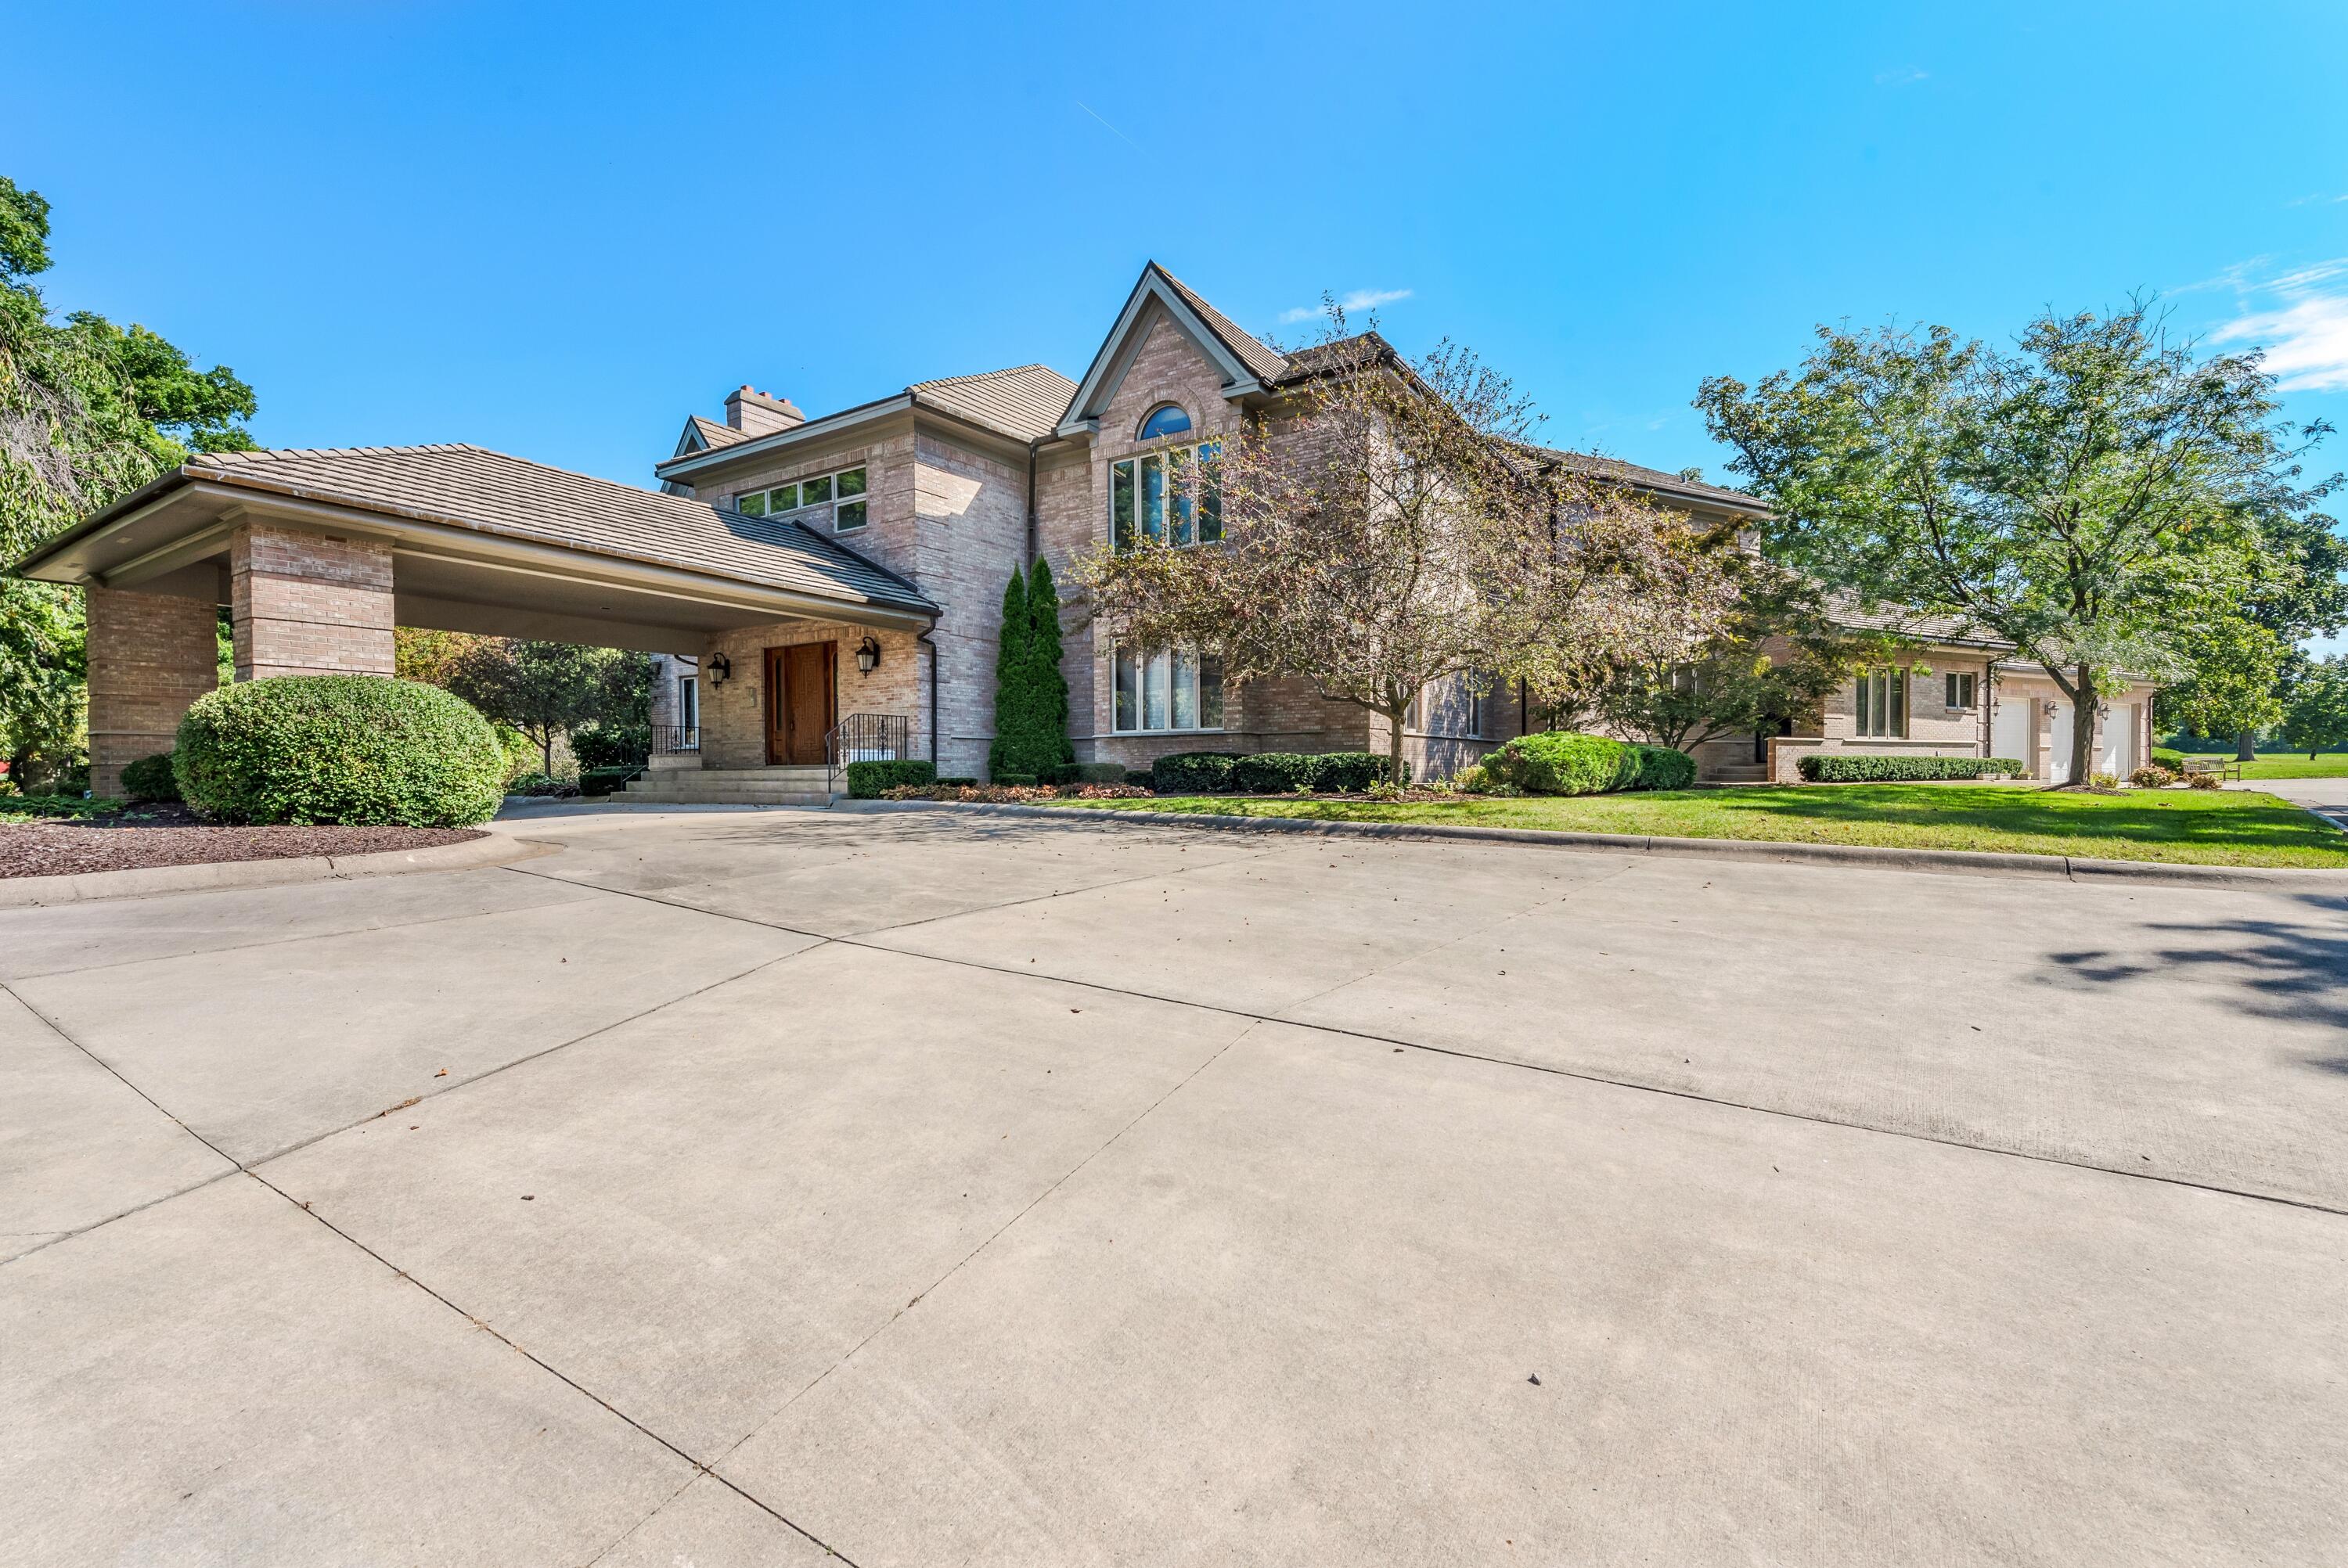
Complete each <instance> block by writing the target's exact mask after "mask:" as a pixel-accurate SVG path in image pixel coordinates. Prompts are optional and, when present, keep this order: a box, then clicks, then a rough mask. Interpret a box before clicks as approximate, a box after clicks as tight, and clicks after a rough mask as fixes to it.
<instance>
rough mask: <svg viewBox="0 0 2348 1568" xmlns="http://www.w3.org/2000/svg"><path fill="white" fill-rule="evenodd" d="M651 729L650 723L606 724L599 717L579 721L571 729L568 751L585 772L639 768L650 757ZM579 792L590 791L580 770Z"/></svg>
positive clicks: (651, 748)
mask: <svg viewBox="0 0 2348 1568" xmlns="http://www.w3.org/2000/svg"><path fill="white" fill-rule="evenodd" d="M652 750H653V729H652V726H651V725H650V724H606V723H602V721H601V720H598V721H597V722H596V723H592V724H582V725H580V726H579V728H577V729H575V730H573V731H572V732H571V754H572V756H574V757H576V758H578V759H579V766H580V767H581V768H582V770H585V771H586V772H593V773H603V772H605V771H607V770H609V769H612V768H638V769H641V768H642V767H643V766H644V764H645V762H646V761H647V760H648V759H649V758H650V757H651V755H652ZM579 793H580V794H591V793H592V792H591V791H590V790H588V789H587V787H586V784H585V772H582V774H581V784H580V791H579Z"/></svg>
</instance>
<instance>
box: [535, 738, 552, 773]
mask: <svg viewBox="0 0 2348 1568" xmlns="http://www.w3.org/2000/svg"><path fill="white" fill-rule="evenodd" d="M538 745H539V751H540V753H541V754H542V755H543V756H544V757H545V758H546V768H545V773H546V776H547V777H548V778H552V777H553V776H554V730H553V727H552V726H551V725H549V726H548V727H547V728H545V729H543V730H541V731H540V732H539V742H538Z"/></svg>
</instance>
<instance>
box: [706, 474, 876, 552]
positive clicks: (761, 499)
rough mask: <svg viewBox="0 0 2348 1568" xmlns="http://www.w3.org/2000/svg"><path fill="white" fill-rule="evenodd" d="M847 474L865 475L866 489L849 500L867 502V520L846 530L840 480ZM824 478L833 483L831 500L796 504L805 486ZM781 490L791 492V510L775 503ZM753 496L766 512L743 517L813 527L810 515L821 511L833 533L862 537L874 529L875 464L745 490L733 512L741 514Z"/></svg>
mask: <svg viewBox="0 0 2348 1568" xmlns="http://www.w3.org/2000/svg"><path fill="white" fill-rule="evenodd" d="M845 474H862V475H863V476H864V488H862V489H861V490H859V491H857V492H856V494H855V495H853V496H850V497H848V499H849V500H850V501H862V502H864V503H865V507H864V520H863V521H862V522H860V523H858V524H856V525H855V526H854V527H852V528H841V527H840V526H839V507H840V505H841V501H840V495H839V480H840V477H841V476H842V475H845ZM824 479H829V480H830V481H831V495H830V497H829V499H827V500H821V501H815V502H811V503H809V504H808V505H805V506H800V505H798V504H797V503H798V497H799V495H800V494H801V490H802V487H804V486H806V485H808V484H810V483H814V482H816V481H819V480H824ZM778 490H788V491H789V492H790V493H791V497H792V501H793V503H794V504H793V505H791V506H788V507H776V506H775V504H774V498H775V492H776V491H778ZM753 496H755V497H757V498H758V504H759V505H760V506H761V507H765V508H766V510H763V511H759V512H743V516H745V517H764V518H790V519H792V520H793V521H794V522H799V523H807V524H808V525H809V526H810V527H812V526H813V524H812V521H811V519H810V518H809V517H808V514H810V513H814V512H822V513H825V514H827V515H826V517H825V518H824V521H825V522H826V524H827V525H829V528H830V529H831V531H832V532H833V533H835V534H860V533H862V532H863V531H864V530H865V529H867V528H870V527H871V526H872V507H871V501H872V465H871V462H870V459H867V460H866V461H864V462H861V463H849V464H844V465H842V466H839V467H837V468H831V469H826V470H823V471H821V472H819V473H813V474H802V475H800V476H799V477H798V478H796V479H787V480H785V481H784V482H783V483H781V484H779V485H774V486H769V487H767V488H766V489H763V490H744V491H742V492H741V493H740V494H738V495H736V497H734V509H735V510H736V511H737V512H740V511H742V503H743V502H744V501H745V500H747V499H748V498H749V497H753Z"/></svg>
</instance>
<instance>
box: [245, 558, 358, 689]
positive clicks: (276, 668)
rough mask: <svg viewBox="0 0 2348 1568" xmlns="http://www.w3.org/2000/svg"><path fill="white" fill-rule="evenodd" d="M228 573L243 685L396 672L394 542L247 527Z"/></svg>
mask: <svg viewBox="0 0 2348 1568" xmlns="http://www.w3.org/2000/svg"><path fill="white" fill-rule="evenodd" d="M229 570H230V574H231V582H232V600H233V603H234V606H235V614H236V678H237V679H238V680H240V681H252V680H258V679H260V678H262V677H264V676H270V675H388V674H390V673H391V672H392V645H391V624H392V621H391V547H390V546H389V545H386V544H384V543H381V542H379V541H377V540H375V539H364V538H345V537H341V536H337V535H332V534H316V533H309V532H306V531H304V530H302V529H297V528H281V527H279V526H277V525H275V524H273V523H258V522H255V523H246V524H244V525H242V527H240V528H238V529H237V530H236V533H235V535H234V536H233V537H232V539H231V540H230V543H229Z"/></svg>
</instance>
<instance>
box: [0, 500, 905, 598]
mask: <svg viewBox="0 0 2348 1568" xmlns="http://www.w3.org/2000/svg"><path fill="white" fill-rule="evenodd" d="M166 478H167V479H171V480H176V481H177V482H176V483H174V484H172V485H171V486H170V492H171V493H170V494H169V495H161V494H158V495H154V496H151V497H148V499H147V500H146V502H145V503H144V504H134V503H139V500H140V497H142V496H147V495H148V491H154V490H159V489H160V488H162V486H161V484H160V482H159V483H158V484H157V485H153V486H149V487H148V489H147V490H145V491H141V492H139V494H138V495H134V496H131V497H126V499H125V500H124V502H123V503H122V504H121V506H120V507H117V508H114V509H113V511H114V512H118V513H119V515H110V514H109V513H101V514H99V515H98V517H96V518H92V519H90V522H89V523H88V524H85V525H83V526H82V527H81V528H76V529H72V530H69V531H68V532H67V533H66V534H63V535H60V536H59V537H58V538H56V539H54V540H52V541H50V543H49V544H47V545H46V546H44V547H43V548H42V549H41V550H40V551H39V552H36V554H37V556H38V557H39V558H41V559H45V560H48V561H55V560H56V559H57V557H58V556H59V555H60V554H61V553H63V552H64V551H66V550H68V549H70V548H73V547H74V546H76V545H83V546H88V545H91V544H92V543H93V542H99V541H100V538H101V536H103V535H106V534H118V533H121V532H123V531H124V530H127V529H129V528H132V527H133V526H135V525H136V524H137V523H138V522H139V520H140V519H141V518H146V517H148V516H149V515H151V514H152V513H153V511H154V509H155V508H156V507H159V506H160V505H162V504H164V503H166V502H170V501H180V502H181V503H182V504H184V503H185V500H186V499H187V498H188V497H192V498H193V499H194V500H195V501H197V502H198V503H199V504H200V505H201V506H203V507H206V508H207V510H208V511H209V513H210V515H209V516H207V517H202V518H198V519H197V520H196V522H195V525H194V526H192V527H190V528H184V529H182V530H180V532H178V533H176V534H174V535H173V537H172V538H170V539H167V540H161V541H158V542H156V543H155V544H154V545H152V546H151V547H150V548H146V549H143V550H142V549H138V548H135V547H133V548H131V550H130V552H129V553H128V554H126V555H124V556H123V557H122V559H117V560H113V561H109V562H107V563H105V564H103V565H97V566H94V568H93V569H88V570H82V571H70V570H64V569H51V570H48V571H46V572H38V571H26V572H25V574H24V575H26V576H28V577H34V578H36V580H40V581H46V582H57V583H70V584H77V585H79V586H83V587H88V586H92V585H96V586H99V587H114V586H124V587H128V586H131V585H133V584H135V583H138V582H142V581H145V580H147V579H149V578H152V577H155V576H159V575H160V574H162V573H164V572H167V571H170V570H175V569H178V568H179V567H180V566H182V565H185V564H187V562H188V560H190V559H201V557H202V556H204V555H209V554H217V553H218V551H219V550H220V549H221V548H222V543H223V536H224V535H225V533H226V531H227V529H228V528H231V527H232V526H233V525H234V523H235V522H236V521H237V520H238V519H239V518H240V517H242V516H243V515H246V514H253V513H258V514H261V515H264V516H267V517H269V518H273V519H283V520H286V521H290V522H293V523H297V524H306V525H308V526H310V527H313V528H331V529H334V530H335V531H336V532H342V533H351V534H356V535H360V536H363V537H366V538H379V539H383V540H384V541H386V543H388V544H389V545H390V546H391V547H392V552H393V554H394V555H395V556H400V555H407V556H412V557H417V558H429V559H439V560H456V561H464V562H468V563H470V564H473V565H477V566H482V567H487V568H490V569H503V570H508V571H514V572H519V573H521V574H524V575H535V576H541V577H549V576H551V577H561V578H567V579H572V580H575V581H582V582H596V583H602V584H607V585H609V586H612V587H614V588H625V589H633V590H634V591H636V592H639V593H644V594H649V595H652V596H654V597H656V598H665V599H677V600H690V601H693V602H695V603H701V604H720V605H726V606H729V607H732V608H735V609H739V610H759V611H772V612H773V613H774V615H775V617H776V619H778V620H792V619H799V618H816V619H829V620H854V621H857V622H859V623H870V624H873V625H880V626H891V627H902V628H905V629H908V630H920V629H922V628H926V627H929V626H931V625H932V624H934V623H935V621H936V620H937V618H938V614H939V611H938V609H937V607H936V606H934V605H931V604H929V603H927V601H922V603H919V604H914V603H891V602H888V601H884V600H871V599H864V598H857V597H851V596H848V595H838V596H835V595H830V594H821V593H811V592H808V591H807V590H805V589H789V588H782V587H778V586H774V585H770V584H765V583H756V582H750V581H747V580H745V579H740V578H731V577H725V576H720V575H718V574H716V573H713V572H704V571H696V570H695V569H692V568H689V567H680V566H672V565H669V564H667V563H664V562H660V561H653V560H646V559H641V558H638V557H633V556H623V555H612V554H606V553H604V552H602V551H598V550H589V549H583V548H580V547H578V546H575V545H562V544H555V543H551V542H548V541H545V540H539V539H528V538H518V537H516V536H514V535H511V534H505V533H499V532H494V531H491V530H489V529H487V528H478V527H471V526H468V525H465V524H461V523H453V522H450V521H448V520H447V519H445V518H434V517H429V516H427V515H424V514H420V513H413V512H407V511H403V510H399V509H395V508H378V507H359V506H353V505H349V504H347V503H345V502H340V501H335V500H332V499H329V498H325V497H305V496H297V495H290V494H287V493H286V492H284V491H282V490H277V489H274V488H270V487H262V486H257V485H251V484H235V483H222V482H221V481H219V480H218V479H216V478H212V477H200V478H199V477H190V476H189V475H188V474H187V473H186V471H185V470H181V471H180V472H179V473H177V474H174V475H169V476H166ZM183 492H184V493H185V494H184V495H183V494H182V493H183ZM33 564H35V563H34V561H33V560H32V559H30V558H28V560H27V562H26V565H27V566H31V565H33Z"/></svg>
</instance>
